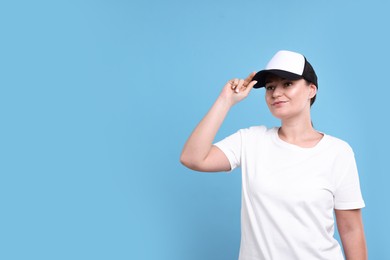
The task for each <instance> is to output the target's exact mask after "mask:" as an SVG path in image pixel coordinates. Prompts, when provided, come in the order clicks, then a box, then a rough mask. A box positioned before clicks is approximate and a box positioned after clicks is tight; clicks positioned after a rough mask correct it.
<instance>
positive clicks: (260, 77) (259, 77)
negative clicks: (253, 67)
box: [252, 70, 303, 88]
mask: <svg viewBox="0 0 390 260" xmlns="http://www.w3.org/2000/svg"><path fill="white" fill-rule="evenodd" d="M269 74H272V75H276V76H278V77H281V78H283V79H290V80H298V79H302V78H303V77H302V76H301V75H298V74H295V73H291V72H288V71H285V70H261V71H259V72H257V73H256V75H255V76H254V77H253V79H252V80H256V81H257V83H256V85H254V86H253V88H262V87H265V83H266V80H267V77H268V75H269Z"/></svg>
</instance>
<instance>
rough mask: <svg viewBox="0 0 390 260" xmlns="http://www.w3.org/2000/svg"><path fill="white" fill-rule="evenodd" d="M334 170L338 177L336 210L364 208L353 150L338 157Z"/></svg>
mask: <svg viewBox="0 0 390 260" xmlns="http://www.w3.org/2000/svg"><path fill="white" fill-rule="evenodd" d="M334 170H335V174H336V176H337V178H336V189H335V192H334V199H335V206H334V208H335V209H338V210H348V209H359V208H364V206H365V203H364V200H363V197H362V193H361V190H360V182H359V175H358V170H357V166H356V161H355V156H354V153H353V151H352V149H350V148H349V149H347V150H346V151H344V152H342V154H340V155H339V156H338V158H337V160H336V163H335V169H334Z"/></svg>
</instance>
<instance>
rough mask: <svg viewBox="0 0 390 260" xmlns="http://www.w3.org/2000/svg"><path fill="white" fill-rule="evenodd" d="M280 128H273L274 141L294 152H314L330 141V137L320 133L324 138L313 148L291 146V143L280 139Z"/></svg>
mask: <svg viewBox="0 0 390 260" xmlns="http://www.w3.org/2000/svg"><path fill="white" fill-rule="evenodd" d="M279 128H280V127H274V128H272V139H273V140H274V141H275V142H276V143H277V144H279V145H281V146H284V147H286V148H288V149H293V150H296V151H307V152H309V151H314V150H317V149H319V148H320V147H322V146H323V145H324V143H325V142H326V139H328V135H326V134H325V133H322V132H320V131H318V132H319V133H320V134H322V135H323V137H322V138H321V140H320V141H318V143H317V144H316V145H315V146H313V147H301V146H299V145H296V144H291V143H288V142H286V141H284V140H282V139H281V138H280V137H279V134H278V132H279Z"/></svg>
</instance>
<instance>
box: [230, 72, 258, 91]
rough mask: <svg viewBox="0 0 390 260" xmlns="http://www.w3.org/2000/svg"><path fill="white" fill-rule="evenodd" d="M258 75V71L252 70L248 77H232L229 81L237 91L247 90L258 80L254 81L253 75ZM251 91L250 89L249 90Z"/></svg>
mask: <svg viewBox="0 0 390 260" xmlns="http://www.w3.org/2000/svg"><path fill="white" fill-rule="evenodd" d="M255 75H256V72H252V73H250V74H249V75H248V77H247V78H246V79H238V78H235V79H232V80H230V81H229V83H230V86H231V89H232V90H233V91H234V92H235V93H240V92H242V91H246V90H247V89H248V88H249V90H250V89H252V88H253V86H254V85H255V84H256V83H257V81H252V79H253V77H254V76H255ZM248 92H249V91H248Z"/></svg>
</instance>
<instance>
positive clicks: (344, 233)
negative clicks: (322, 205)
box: [335, 209, 368, 260]
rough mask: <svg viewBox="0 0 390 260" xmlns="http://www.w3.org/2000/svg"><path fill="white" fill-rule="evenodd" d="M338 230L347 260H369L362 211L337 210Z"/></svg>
mask: <svg viewBox="0 0 390 260" xmlns="http://www.w3.org/2000/svg"><path fill="white" fill-rule="evenodd" d="M335 213H336V220H337V228H338V230H339V234H340V238H341V242H342V244H343V248H344V253H345V257H346V259H347V260H367V258H368V256H367V248H366V239H365V237H364V228H363V220H362V214H361V210H360V209H354V210H335Z"/></svg>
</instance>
